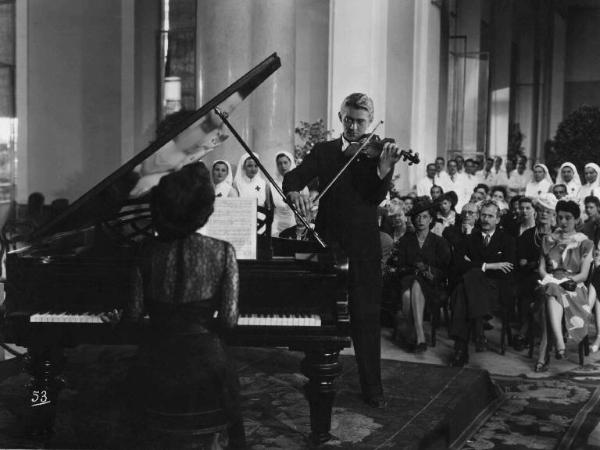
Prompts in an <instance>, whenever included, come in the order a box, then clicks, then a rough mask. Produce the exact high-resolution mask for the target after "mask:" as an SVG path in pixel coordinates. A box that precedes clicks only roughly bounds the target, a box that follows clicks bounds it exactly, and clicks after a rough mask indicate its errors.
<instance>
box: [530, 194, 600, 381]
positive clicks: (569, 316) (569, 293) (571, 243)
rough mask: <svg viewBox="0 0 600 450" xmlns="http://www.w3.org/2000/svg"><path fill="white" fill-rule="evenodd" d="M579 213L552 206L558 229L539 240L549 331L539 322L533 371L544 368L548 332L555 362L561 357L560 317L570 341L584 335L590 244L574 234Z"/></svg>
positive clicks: (567, 204) (571, 206) (572, 206)
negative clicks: (552, 339)
mask: <svg viewBox="0 0 600 450" xmlns="http://www.w3.org/2000/svg"><path fill="white" fill-rule="evenodd" d="M580 214H581V211H580V209H579V205H578V204H577V203H575V202H574V201H571V200H568V201H565V200H561V201H559V202H558V203H557V205H556V216H557V217H556V223H557V225H558V228H557V229H556V230H555V231H554V232H553V233H551V234H548V235H546V236H544V239H543V240H542V252H541V256H540V262H539V271H540V277H541V281H540V284H542V289H543V293H544V296H545V299H546V313H547V315H548V319H549V324H550V330H547V329H544V328H545V322H546V321H545V320H543V321H542V326H543V329H542V342H541V343H540V354H539V357H538V362H537V363H536V365H535V370H536V372H540V371H544V370H546V369H547V364H548V361H547V359H546V349H547V344H548V331H551V332H552V335H553V336H554V339H555V345H556V359H561V358H564V357H565V342H564V339H563V331H562V322H563V316H564V319H565V324H566V329H567V333H568V337H569V338H570V339H573V340H574V341H575V342H579V341H581V340H582V339H583V338H584V337H585V336H587V334H588V322H589V319H590V318H591V308H592V306H593V304H590V301H589V298H588V290H587V288H586V286H585V284H584V283H585V282H586V281H587V279H588V275H589V272H590V266H591V263H592V250H593V246H594V244H593V243H592V241H591V240H589V239H588V238H587V236H586V235H585V234H583V233H578V232H576V231H575V223H576V221H577V219H578V218H579V216H580Z"/></svg>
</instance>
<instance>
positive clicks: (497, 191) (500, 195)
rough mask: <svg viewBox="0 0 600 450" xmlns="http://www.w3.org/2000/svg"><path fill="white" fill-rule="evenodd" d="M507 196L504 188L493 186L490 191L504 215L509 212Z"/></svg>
mask: <svg viewBox="0 0 600 450" xmlns="http://www.w3.org/2000/svg"><path fill="white" fill-rule="evenodd" d="M507 195H508V194H507V193H506V188H505V187H504V186H492V188H491V189H490V198H491V199H492V200H494V201H495V202H496V204H497V205H498V207H499V208H500V212H501V213H502V214H503V215H504V214H506V212H507V211H508V203H506V200H507Z"/></svg>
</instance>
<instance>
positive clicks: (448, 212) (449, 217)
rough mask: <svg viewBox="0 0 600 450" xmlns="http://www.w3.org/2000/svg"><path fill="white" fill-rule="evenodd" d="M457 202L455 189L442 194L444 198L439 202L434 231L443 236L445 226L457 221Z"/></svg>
mask: <svg viewBox="0 0 600 450" xmlns="http://www.w3.org/2000/svg"><path fill="white" fill-rule="evenodd" d="M456 202H457V198H456V194H455V193H454V191H450V192H446V193H445V194H444V195H442V200H441V201H440V202H439V203H438V204H437V211H436V212H435V220H434V225H433V228H432V230H431V232H432V233H434V234H437V235H438V236H441V235H442V232H443V231H444V228H446V227H448V226H450V225H454V223H455V222H456V210H455V207H456Z"/></svg>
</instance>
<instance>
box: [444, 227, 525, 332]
mask: <svg viewBox="0 0 600 450" xmlns="http://www.w3.org/2000/svg"><path fill="white" fill-rule="evenodd" d="M465 257H466V258H465V265H464V268H465V270H466V271H465V273H464V274H463V276H462V283H460V284H459V285H458V286H457V287H456V290H455V291H456V292H455V293H454V294H453V296H452V303H453V313H452V324H451V329H450V333H451V335H452V337H454V338H455V339H459V340H462V341H466V339H467V337H468V322H469V320H470V319H481V318H483V317H485V316H488V315H491V314H492V313H493V312H494V311H496V310H497V308H499V307H504V306H507V305H510V304H511V302H512V292H513V290H512V277H513V275H512V272H511V273H508V274H506V273H504V272H502V271H501V270H486V271H485V272H483V271H482V266H483V263H486V264H489V263H496V262H510V263H513V264H514V263H515V259H516V246H515V240H514V239H513V238H512V236H509V235H508V234H507V233H505V232H504V231H502V230H500V229H498V228H496V230H495V232H494V234H493V235H492V237H491V239H490V242H489V244H488V245H487V246H486V245H485V244H484V238H483V234H482V232H481V231H478V230H474V231H473V232H472V233H471V234H470V235H469V237H468V238H467V240H466V247H465Z"/></svg>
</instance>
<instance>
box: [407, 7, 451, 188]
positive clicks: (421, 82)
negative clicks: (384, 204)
mask: <svg viewBox="0 0 600 450" xmlns="http://www.w3.org/2000/svg"><path fill="white" fill-rule="evenodd" d="M440 14H441V11H440V9H439V7H438V6H436V5H434V4H433V3H432V2H422V1H419V0H416V1H415V9H414V36H413V86H412V116H411V125H410V128H411V131H410V147H411V148H412V149H413V151H415V152H418V153H419V155H420V156H421V164H419V165H418V166H412V167H410V168H408V169H405V170H406V172H405V173H406V177H407V178H406V179H405V180H403V184H402V186H406V184H407V183H408V186H409V188H410V189H412V187H413V186H414V185H415V184H416V182H417V181H418V180H419V179H420V178H421V177H422V176H423V175H424V174H425V166H426V165H427V163H430V162H433V161H434V160H435V157H436V156H437V154H438V142H437V137H438V132H437V127H438V116H439V73H440Z"/></svg>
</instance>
